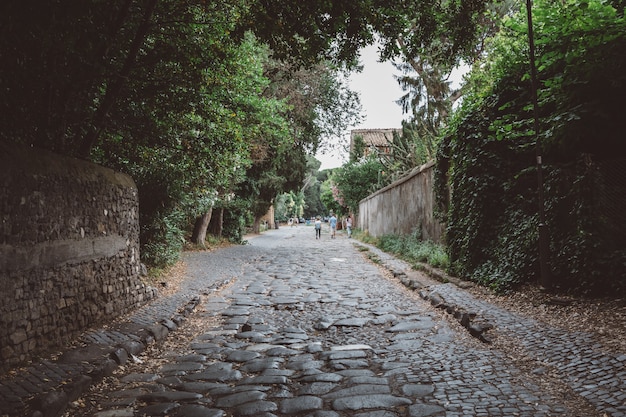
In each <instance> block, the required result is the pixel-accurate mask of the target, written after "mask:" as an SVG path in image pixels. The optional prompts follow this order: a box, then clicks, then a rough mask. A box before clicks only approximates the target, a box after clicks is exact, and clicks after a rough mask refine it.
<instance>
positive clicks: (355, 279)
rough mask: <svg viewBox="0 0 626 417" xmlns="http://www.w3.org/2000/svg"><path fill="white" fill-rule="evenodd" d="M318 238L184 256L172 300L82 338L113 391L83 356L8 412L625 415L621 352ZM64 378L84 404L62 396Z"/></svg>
mask: <svg viewBox="0 0 626 417" xmlns="http://www.w3.org/2000/svg"><path fill="white" fill-rule="evenodd" d="M314 236H315V235H314V230H313V229H312V228H311V227H302V226H300V227H298V228H295V227H294V228H281V229H280V230H272V231H269V232H267V233H265V234H263V235H261V236H258V237H256V238H254V239H252V240H251V241H250V244H249V245H244V246H234V247H229V248H225V249H220V250H217V251H212V252H195V253H187V254H186V255H185V259H186V263H187V276H186V279H185V280H184V282H182V283H181V287H180V288H179V290H178V291H177V292H176V294H173V295H171V296H169V297H161V298H159V299H157V300H156V301H155V302H153V303H151V304H150V305H148V306H145V307H144V308H141V309H139V310H138V311H137V312H135V313H134V314H132V315H131V316H130V317H129V318H128V319H127V322H125V323H122V325H120V326H117V327H115V328H112V327H111V328H103V329H95V330H93V331H90V332H86V333H85V334H84V335H83V336H82V337H81V339H80V343H81V344H82V345H84V349H85V350H87V351H89V350H94V349H96V350H97V349H102V347H103V346H109V347H112V349H113V350H110V349H109V350H106V356H105V357H106V358H108V359H106V360H105V362H104V364H103V362H102V361H99V362H98V365H97V366H96V367H95V368H96V369H97V373H98V374H103V375H105V379H104V381H103V383H100V384H97V385H94V386H92V389H91V391H86V392H85V386H83V387H82V390H81V389H79V388H81V387H80V385H81V384H82V383H83V381H84V384H89V383H91V381H90V379H92V378H90V377H86V376H85V375H90V376H93V374H94V371H93V369H94V365H93V364H90V363H89V362H88V361H83V360H82V358H83V356H79V357H78V358H79V360H75V361H74V362H71V363H70V364H67V363H65V362H64V361H63V360H59V361H56V362H52V361H48V360H43V361H41V362H40V363H39V364H37V365H35V366H32V367H29V368H25V369H22V370H20V372H18V373H16V375H14V376H13V377H6V376H5V377H3V378H2V379H0V403H2V404H0V409H2V410H8V413H7V415H10V416H14V415H37V416H40V417H41V416H44V417H47V416H53V415H58V414H55V413H54V412H52V411H50V412H48V411H47V410H50V407H48V408H46V406H45V405H41V404H40V406H39V408H38V409H39V410H42V411H43V413H41V412H39V411H37V412H35V414H33V413H32V412H29V413H28V414H24V412H22V413H21V414H20V412H18V411H15V410H20V408H19V407H18V405H19V404H20V403H27V401H29V400H28V399H29V398H33V396H35V395H36V394H37V395H39V394H41V393H43V392H46V391H47V390H48V389H49V388H53V389H54V390H56V392H57V393H58V392H59V390H60V392H61V393H62V395H47V396H43V398H44V400H43V401H50V404H52V405H53V406H55V407H63V406H62V405H59V404H62V403H63V401H65V403H66V404H67V402H68V401H69V407H68V408H67V410H66V411H65V414H64V416H67V417H70V416H76V417H86V416H93V417H131V416H171V417H201V416H208V417H217V416H224V417H226V416H267V417H270V416H310V417H341V416H358V417H393V416H402V417H421V416H447V417H461V416H528V417H531V416H532V417H539V416H568V417H574V416H580V417H583V416H584V417H587V416H597V417H605V416H606V417H621V416H626V392H625V390H624V387H625V385H626V366H625V365H626V354H625V353H624V352H622V353H621V354H620V353H615V352H608V351H606V350H605V349H604V348H603V347H602V346H601V345H599V344H598V343H596V342H594V340H593V338H592V337H591V336H590V334H586V333H582V332H577V333H570V332H566V331H564V330H562V329H557V328H553V327H549V326H547V325H545V324H543V323H539V322H536V321H533V320H532V319H530V318H527V317H521V316H519V315H516V314H514V313H512V312H509V311H506V310H504V309H502V308H497V307H495V306H493V305H490V304H489V303H487V302H485V301H482V300H479V299H476V298H474V297H472V296H471V294H469V293H468V292H467V291H464V290H463V289H461V288H459V287H457V286H455V285H453V284H451V283H448V284H442V283H435V282H432V281H429V280H428V281H429V282H428V286H427V287H424V288H422V289H421V290H420V291H413V290H410V289H408V288H407V287H405V286H404V285H402V284H401V283H400V281H401V279H397V278H394V277H393V276H392V274H390V273H388V272H387V273H386V272H385V271H392V272H394V273H396V275H401V274H398V273H397V272H401V271H403V270H406V269H407V268H408V266H407V265H406V264H404V263H403V262H402V261H399V260H397V259H395V258H393V257H391V256H389V255H386V254H384V253H382V252H380V251H378V250H376V249H374V248H369V249H368V251H367V253H369V254H374V255H375V257H376V258H377V259H378V260H379V262H380V264H381V265H384V266H385V268H382V267H380V266H378V265H376V264H375V263H373V262H369V261H367V260H366V259H365V257H364V256H363V254H362V252H361V251H360V250H359V249H360V248H361V247H362V245H361V244H357V242H355V241H353V240H351V239H347V238H346V237H345V235H343V234H341V233H339V234H338V236H337V238H336V239H330V237H329V235H328V232H327V230H325V231H324V233H323V235H322V239H320V240H317V239H315V237H314ZM424 280H427V279H426V278H425V277H424ZM433 296H436V298H437V299H443V300H445V301H446V303H447V305H456V306H460V307H461V308H462V309H463V310H466V311H471V312H473V314H476V315H477V316H479V317H478V318H480V319H485V320H488V321H489V322H490V323H492V324H494V326H495V328H494V329H493V330H491V331H492V332H497V335H498V337H502V338H507V339H509V340H511V341H512V343H514V344H516V345H517V346H518V347H521V348H522V349H523V352H524V355H525V356H524V360H523V362H524V363H519V362H518V361H515V360H511V358H510V357H509V356H507V355H506V354H505V353H504V352H502V351H500V350H498V349H497V348H494V347H493V346H491V345H488V344H483V343H481V342H479V341H478V339H475V338H473V337H471V336H470V335H469V333H468V332H467V331H466V329H465V328H463V327H462V326H461V325H459V323H458V322H457V321H456V320H455V319H452V318H451V316H450V315H449V314H447V313H446V312H445V311H444V310H442V309H440V308H435V307H434V306H433V305H432V303H431V302H430V301H428V300H429V297H433ZM181 309H182V310H185V311H186V313H185V314H184V317H181V311H182V310H181ZM190 309H195V312H193V313H191V312H190ZM164 318H165V319H164ZM169 318H171V319H169ZM155 323H156V324H155ZM159 323H160V324H159ZM138 328H139V329H140V330H141V329H144V330H145V329H149V330H151V331H150V332H147V333H146V332H144V333H142V332H141V331H139V332H138V331H137V329H138ZM133 329H134V330H133ZM168 329H169V330H171V331H170V332H169V336H167V333H168ZM131 330H133V331H131ZM142 334H143V336H141V335H142ZM146 335H147V336H146ZM140 336H141V337H140ZM153 339H156V340H160V341H161V342H160V343H153V342H150V345H149V346H150V348H149V349H148V350H147V351H145V350H138V351H137V352H141V353H137V355H138V356H139V357H140V358H141V360H143V363H135V364H132V365H131V364H130V362H131V361H130V360H129V362H128V363H127V364H126V365H124V363H126V361H125V360H122V359H125V358H123V357H124V356H125V355H128V356H130V357H131V358H132V354H133V348H134V347H136V346H138V345H140V344H142V343H143V344H145V343H146V340H148V341H150V340H153ZM68 353H71V352H68ZM82 353H83V354H84V352H82ZM68 356H72V354H69V355H68ZM111 357H113V358H115V361H114V360H113V359H111ZM116 361H117V362H118V365H119V363H121V364H122V366H118V367H115V366H114V365H115V362H116ZM81 378H82V379H81ZM546 378H548V379H551V380H552V383H553V385H554V384H555V381H554V380H555V379H556V380H557V381H556V385H558V387H559V390H558V391H559V392H557V393H555V391H554V390H551V389H546V384H545V383H544V382H542V381H544V380H545V379H546ZM67 381H72V384H73V385H72V386H74V387H75V388H73V390H74V391H76V392H79V393H80V392H83V394H82V397H80V398H78V399H77V398H75V396H73V395H72V393H71V392H69V393H67V391H68V390H67V389H65V391H66V392H63V389H64V388H63V387H67V386H68V382H67ZM84 384H83V385H84ZM69 385H71V384H69ZM70 391H72V390H70ZM40 396H41V395H40ZM59 396H60V397H63V396H65V397H63V398H61V400H63V401H56V403H55V400H59ZM11 402H15V405H13V406H11V404H12V403H11ZM85 405H86V406H85ZM2 407H4V408H2ZM11 410H13V411H11ZM4 413H5V412H3V413H2V414H4Z"/></svg>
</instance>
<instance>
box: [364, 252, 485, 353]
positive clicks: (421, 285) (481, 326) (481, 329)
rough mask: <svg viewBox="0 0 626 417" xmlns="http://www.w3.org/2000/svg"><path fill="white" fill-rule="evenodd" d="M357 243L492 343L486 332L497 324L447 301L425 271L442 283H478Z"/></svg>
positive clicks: (462, 285) (407, 284)
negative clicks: (414, 267)
mask: <svg viewBox="0 0 626 417" xmlns="http://www.w3.org/2000/svg"><path fill="white" fill-rule="evenodd" d="M355 244H357V245H360V246H363V247H367V248H368V249H369V250H370V251H372V252H374V253H375V254H376V255H377V257H378V259H379V261H380V265H381V266H383V267H384V268H385V269H387V270H388V271H389V272H390V273H391V274H392V275H393V276H394V277H395V278H397V279H398V280H399V281H400V282H401V283H402V284H403V285H404V286H405V287H407V288H409V289H411V290H414V291H418V293H419V295H420V297H422V298H423V299H424V300H427V301H429V302H430V304H432V306H433V307H435V308H438V309H441V310H443V311H445V312H446V313H448V314H449V315H451V316H452V317H454V319H456V320H457V321H458V322H459V324H461V326H462V327H463V328H465V329H466V330H467V331H468V332H469V333H470V334H471V335H472V336H473V337H475V338H477V339H478V340H480V341H481V342H483V343H491V338H490V337H489V336H488V335H487V334H486V332H487V331H488V330H490V329H492V328H494V325H493V324H492V323H491V322H489V321H488V320H487V319H485V318H483V317H481V316H480V315H479V314H478V313H477V312H475V311H472V310H471V309H468V308H466V307H464V306H460V305H457V304H454V303H452V302H450V301H446V299H445V298H444V296H443V295H442V294H440V293H439V292H437V290H436V289H435V290H432V289H431V286H430V285H428V284H426V283H425V282H424V279H423V275H424V274H425V275H427V276H428V277H430V278H432V279H434V280H436V281H439V282H440V283H442V284H446V283H450V284H453V285H455V286H457V287H459V288H460V289H462V290H464V289H467V288H471V287H472V286H473V285H474V284H472V283H470V282H467V281H463V280H461V279H459V278H456V277H453V276H450V275H448V274H446V273H445V272H444V271H442V270H440V269H437V268H433V267H432V266H430V265H427V264H420V267H421V269H422V271H416V270H414V269H413V268H412V267H411V266H410V265H409V264H407V263H406V262H404V261H401V260H399V259H397V258H395V257H394V256H393V255H389V254H388V253H386V252H383V251H381V250H380V249H378V248H376V247H375V246H372V245H369V244H366V243H363V242H359V241H355Z"/></svg>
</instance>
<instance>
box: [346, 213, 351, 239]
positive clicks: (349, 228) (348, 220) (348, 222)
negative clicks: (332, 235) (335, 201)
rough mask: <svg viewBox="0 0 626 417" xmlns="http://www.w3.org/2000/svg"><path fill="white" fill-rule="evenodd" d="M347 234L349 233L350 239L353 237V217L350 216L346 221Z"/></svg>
mask: <svg viewBox="0 0 626 417" xmlns="http://www.w3.org/2000/svg"><path fill="white" fill-rule="evenodd" d="M346 232H348V239H350V238H351V237H352V217H350V216H348V218H347V219H346Z"/></svg>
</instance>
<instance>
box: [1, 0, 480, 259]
mask: <svg viewBox="0 0 626 417" xmlns="http://www.w3.org/2000/svg"><path fill="white" fill-rule="evenodd" d="M483 6H484V4H483V2H482V1H461V2H458V3H457V2H452V3H445V4H441V3H440V2H435V1H433V2H423V1H417V0H410V1H406V0H392V1H382V0H362V1H356V2H344V1H326V0H313V1H307V2H273V1H267V0H255V1H243V0H228V1H222V2H207V1H204V0H180V1H175V2H172V1H163V0H115V1H105V0H64V1H57V2H43V3H42V2H36V1H33V0H26V1H17V0H7V1H3V2H2V4H1V5H0V34H1V35H2V36H0V56H2V60H1V61H0V71H1V76H0V89H1V90H2V91H3V94H2V95H1V97H0V118H1V119H0V120H1V122H2V123H1V125H2V127H3V128H2V129H1V130H0V140H2V141H11V142H20V143H23V144H26V145H29V146H35V147H41V148H46V149H50V150H52V151H55V152H58V153H61V154H65V155H70V156H76V157H80V158H84V159H89V160H92V161H95V162H98V163H100V164H103V165H105V166H109V167H112V168H115V169H119V170H122V171H124V172H127V173H129V174H131V175H132V176H133V177H134V178H135V180H136V182H137V184H138V186H139V188H140V198H141V208H142V212H141V221H142V245H143V250H144V255H146V254H147V255H146V256H147V257H148V258H149V259H151V260H152V261H154V262H156V263H167V262H171V260H172V259H173V257H175V253H176V247H179V246H180V242H181V241H182V238H183V237H184V234H185V233H186V230H187V228H188V223H189V222H190V221H193V218H194V217H195V216H197V215H198V214H200V213H203V212H206V210H209V209H210V208H211V207H216V206H220V207H222V208H224V207H226V206H228V205H229V204H230V205H231V206H232V207H233V210H235V211H237V212H238V213H240V215H241V216H244V217H245V214H244V212H246V213H247V212H249V213H252V215H253V216H254V217H257V218H258V216H259V215H260V214H261V213H262V212H263V210H266V209H267V207H268V205H269V204H270V203H271V202H272V200H273V198H274V197H275V196H276V195H277V194H278V193H280V192H283V191H296V190H298V189H299V188H300V187H301V185H302V181H303V180H304V179H305V173H306V171H307V170H306V157H307V155H310V154H312V153H314V152H315V151H316V150H317V149H318V148H320V147H324V146H325V145H326V144H327V143H328V141H329V139H330V138H332V137H333V136H336V135H337V134H338V132H341V131H342V130H345V129H346V127H347V126H349V125H350V123H353V122H354V120H356V118H357V117H358V112H359V107H358V100H357V99H356V97H355V96H354V94H353V93H352V92H351V91H350V90H349V89H347V88H346V87H345V84H343V82H342V74H343V71H344V70H345V69H352V68H355V67H356V62H357V61H356V57H357V52H358V50H359V49H360V48H361V47H362V46H364V45H367V44H371V43H373V41H374V39H375V37H379V39H380V40H381V43H382V45H383V50H382V55H383V56H386V57H389V56H393V55H395V54H397V53H399V49H398V44H397V40H398V39H403V40H404V42H405V45H408V47H409V48H410V47H414V48H417V46H418V45H423V44H429V43H432V42H434V41H435V40H436V39H437V38H438V37H439V36H441V34H442V33H449V34H451V39H452V41H451V42H450V44H449V45H450V48H449V52H450V58H451V59H454V57H455V56H457V55H458V56H461V55H462V54H463V53H464V51H466V50H467V47H468V45H471V43H472V39H473V37H474V29H473V28H474V25H475V23H476V16H478V15H479V14H480V11H481V10H482V9H483ZM233 198H234V199H233ZM236 223H238V224H241V223H242V221H239V220H237V221H236ZM158 253H161V255H159V254H158Z"/></svg>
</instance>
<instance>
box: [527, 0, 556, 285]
mask: <svg viewBox="0 0 626 417" xmlns="http://www.w3.org/2000/svg"><path fill="white" fill-rule="evenodd" d="M526 13H527V16H528V49H529V55H530V81H531V90H532V100H533V115H534V130H535V157H536V159H537V191H538V193H537V194H538V200H539V201H538V203H539V208H538V209H539V227H538V233H539V272H540V282H541V285H542V286H543V287H544V288H546V289H550V288H551V287H552V279H551V277H550V269H549V267H548V254H549V248H548V230H547V227H546V214H545V204H544V195H543V161H542V160H541V147H540V146H539V103H538V102H537V68H536V67H535V40H534V34H533V16H532V0H526Z"/></svg>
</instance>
